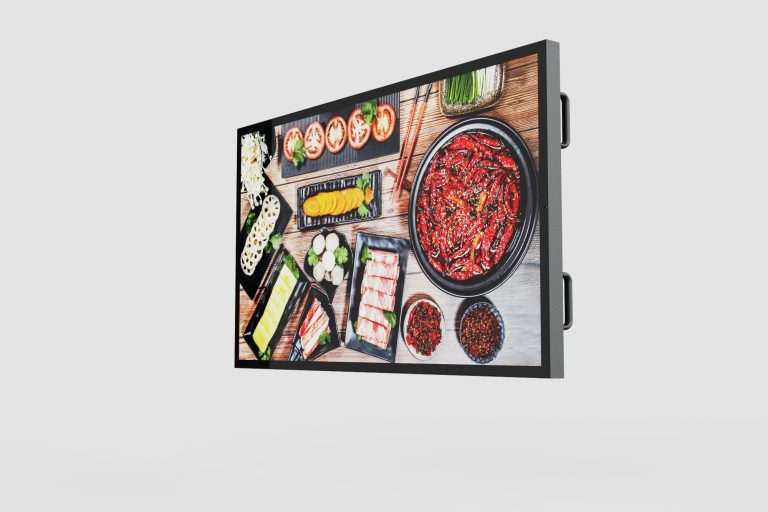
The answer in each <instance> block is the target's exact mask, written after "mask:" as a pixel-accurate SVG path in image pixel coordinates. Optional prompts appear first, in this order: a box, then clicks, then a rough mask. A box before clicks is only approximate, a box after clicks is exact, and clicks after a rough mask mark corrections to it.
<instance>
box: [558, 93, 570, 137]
mask: <svg viewBox="0 0 768 512" xmlns="http://www.w3.org/2000/svg"><path fill="white" fill-rule="evenodd" d="M560 104H561V108H562V130H563V138H562V139H561V142H560V149H565V148H567V147H568V146H569V145H570V143H571V100H570V98H568V95H567V94H565V93H564V92H561V93H560Z"/></svg>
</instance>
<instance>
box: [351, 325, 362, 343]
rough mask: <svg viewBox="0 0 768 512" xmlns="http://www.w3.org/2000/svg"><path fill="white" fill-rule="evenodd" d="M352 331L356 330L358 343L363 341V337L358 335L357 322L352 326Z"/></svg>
mask: <svg viewBox="0 0 768 512" xmlns="http://www.w3.org/2000/svg"><path fill="white" fill-rule="evenodd" d="M352 329H354V332H355V338H357V340H358V341H363V337H362V336H360V335H359V334H357V320H355V323H353V324H352Z"/></svg>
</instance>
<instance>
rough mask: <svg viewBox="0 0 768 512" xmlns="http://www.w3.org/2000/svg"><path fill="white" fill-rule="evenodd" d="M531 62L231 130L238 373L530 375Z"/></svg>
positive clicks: (533, 322) (536, 325)
mask: <svg viewBox="0 0 768 512" xmlns="http://www.w3.org/2000/svg"><path fill="white" fill-rule="evenodd" d="M540 63H541V62H540V54H538V53H537V52H532V53H530V54H528V55H523V56H519V57H516V58H513V59H511V60H505V61H504V62H497V63H495V64H494V63H492V64H491V65H488V63H485V64H486V65H483V66H478V67H477V68H475V69H471V70H466V71H464V72H461V73H454V74H451V75H447V74H446V75H444V76H441V77H439V78H437V79H435V80H433V81H431V82H429V81H425V82H423V83H420V84H417V85H414V86H412V87H404V88H402V89H400V90H389V92H387V93H386V94H379V95H371V97H367V98H365V99H363V100H361V101H357V102H349V103H348V104H341V102H335V103H331V104H328V105H332V106H330V107H328V108H325V109H323V110H320V109H318V110H317V111H315V113H314V114H313V115H304V116H300V115H296V116H285V117H283V118H280V119H279V120H274V121H267V122H264V123H260V124H258V125H253V126H252V127H249V128H248V130H246V131H240V132H238V144H239V147H238V155H239V168H238V193H239V195H238V212H239V215H238V226H237V229H238V237H239V238H238V245H237V251H238V253H237V265H238V269H237V292H236V304H237V309H236V314H237V331H236V340H235V350H236V353H235V359H236V365H238V364H239V363H248V362H255V363H254V364H256V363H258V364H259V365H261V364H263V363H265V362H269V363H273V362H274V363H277V362H287V363H290V364H292V365H301V367H305V366H304V365H306V367H307V368H312V367H313V365H314V366H315V367H317V366H322V365H321V364H320V363H354V364H360V363H377V364H379V365H410V367H423V368H426V367H427V366H429V365H464V366H472V367H478V368H488V367H497V366H501V367H540V366H542V361H543V357H544V356H543V347H544V343H543V341H542V339H543V337H542V300H541V299H542V295H541V290H542V265H541V262H542V254H541V246H542V243H541V238H542V235H541V232H540V229H541V226H540V224H541V211H540V205H541V204H542V200H541V195H540V192H541V190H542V188H541V187H542V177H541V175H540V148H541V147H542V140H543V139H542V134H543V130H542V119H543V117H542V107H541V100H542V98H541V92H540V91H541V88H540V85H541V82H540V80H541V69H542V68H541V66H540ZM386 90H387V89H386V88H384V89H382V91H386ZM306 112H313V110H307V111H305V114H306ZM243 130H245V129H243ZM244 365H245V366H247V364H244ZM326 369H328V368H326Z"/></svg>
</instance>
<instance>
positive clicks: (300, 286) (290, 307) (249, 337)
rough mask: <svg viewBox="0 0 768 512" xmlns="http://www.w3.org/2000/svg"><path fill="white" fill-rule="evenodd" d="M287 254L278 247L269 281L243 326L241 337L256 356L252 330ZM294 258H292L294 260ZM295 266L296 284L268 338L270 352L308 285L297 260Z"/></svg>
mask: <svg viewBox="0 0 768 512" xmlns="http://www.w3.org/2000/svg"><path fill="white" fill-rule="evenodd" d="M286 254H289V253H288V251H287V250H286V249H285V247H282V246H281V247H280V250H279V251H277V256H276V259H275V266H274V267H272V272H271V273H270V274H269V281H268V282H267V285H266V286H265V288H264V290H263V291H262V293H261V295H260V296H259V298H258V299H257V301H256V309H255V310H254V311H253V315H252V316H251V319H250V320H249V321H248V325H247V326H246V327H245V332H244V333H243V338H244V339H245V342H246V343H248V346H249V347H250V348H251V350H252V351H253V353H254V354H256V357H258V356H259V347H258V346H257V345H256V342H255V341H253V331H254V330H256V326H257V325H258V323H259V320H260V319H261V315H263V314H264V309H265V308H266V307H267V301H268V300H269V296H270V294H271V293H272V288H273V287H274V286H275V281H277V276H278V275H279V274H280V269H281V268H282V266H283V260H284V259H285V255H286ZM295 259H296V258H294V260H295ZM296 266H297V268H298V269H299V280H298V282H297V283H296V286H295V287H294V289H293V292H292V293H291V296H290V297H289V298H288V303H287V304H286V306H285V310H283V316H281V317H280V321H279V322H278V324H277V329H275V334H274V335H273V336H272V339H271V340H269V343H268V346H269V347H270V348H271V349H272V353H273V354H274V353H275V346H277V342H278V341H280V337H281V336H282V334H283V330H284V329H285V326H286V324H287V323H288V319H289V318H290V317H291V314H292V313H293V311H294V310H295V309H296V306H297V304H298V303H299V300H300V299H301V297H302V295H304V292H305V291H306V289H307V286H309V281H308V280H307V277H306V276H305V275H304V272H302V270H301V267H299V264H298V262H297V263H296Z"/></svg>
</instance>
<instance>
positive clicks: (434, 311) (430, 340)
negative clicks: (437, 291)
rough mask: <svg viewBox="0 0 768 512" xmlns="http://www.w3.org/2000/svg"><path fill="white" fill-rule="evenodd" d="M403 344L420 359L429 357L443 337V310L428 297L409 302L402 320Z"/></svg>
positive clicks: (433, 353)
mask: <svg viewBox="0 0 768 512" xmlns="http://www.w3.org/2000/svg"><path fill="white" fill-rule="evenodd" d="M403 338H404V339H405V346H406V347H408V350H409V351H410V352H411V354H413V357H415V358H416V359H419V360H420V361H426V360H427V359H431V358H432V356H434V355H435V351H437V349H438V348H439V347H440V344H441V343H442V341H443V338H445V321H444V319H443V312H442V311H441V310H440V308H439V307H438V305H437V304H435V303H434V302H432V301H431V300H429V299H418V300H417V301H416V302H414V303H413V304H411V306H410V307H409V308H408V311H407V312H406V314H405V321H404V322H403Z"/></svg>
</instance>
